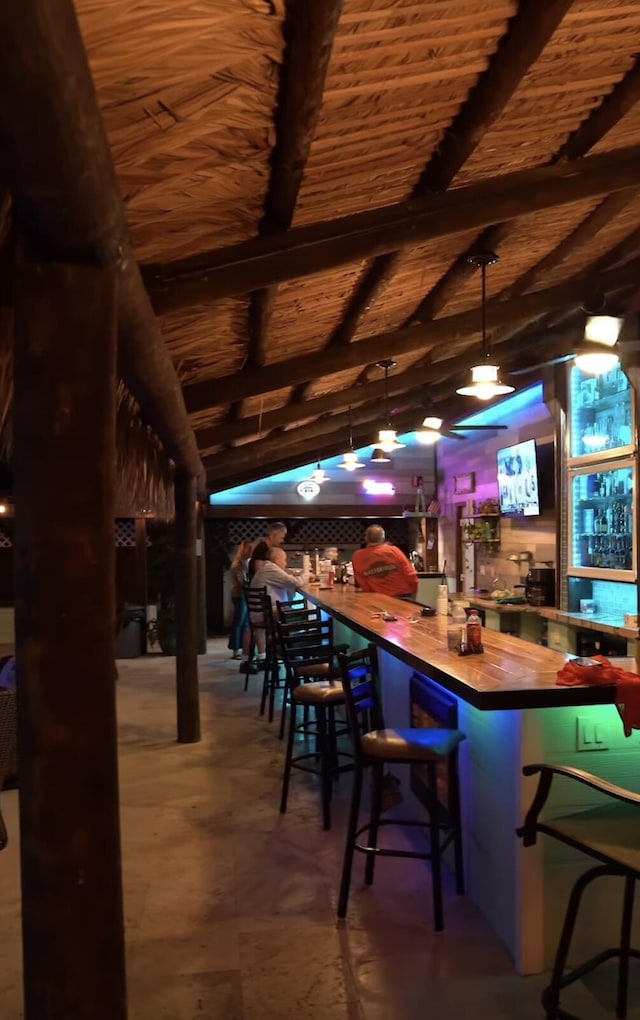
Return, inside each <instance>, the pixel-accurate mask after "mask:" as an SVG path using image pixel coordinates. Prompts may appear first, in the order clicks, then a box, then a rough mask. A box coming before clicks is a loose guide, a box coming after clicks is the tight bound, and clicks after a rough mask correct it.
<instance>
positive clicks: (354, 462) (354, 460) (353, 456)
mask: <svg viewBox="0 0 640 1020" xmlns="http://www.w3.org/2000/svg"><path fill="white" fill-rule="evenodd" d="M338 467H341V468H344V470H345V471H356V470H357V469H358V468H362V467H365V465H364V464H363V462H362V461H361V460H358V454H357V453H356V451H355V450H347V452H346V453H345V454H343V457H342V464H338Z"/></svg>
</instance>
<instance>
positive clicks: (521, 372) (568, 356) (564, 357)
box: [507, 354, 575, 375]
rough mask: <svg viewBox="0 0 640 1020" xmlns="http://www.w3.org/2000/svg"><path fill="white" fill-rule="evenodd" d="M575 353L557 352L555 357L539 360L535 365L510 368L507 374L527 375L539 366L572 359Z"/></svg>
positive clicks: (536, 370) (545, 366)
mask: <svg viewBox="0 0 640 1020" xmlns="http://www.w3.org/2000/svg"><path fill="white" fill-rule="evenodd" d="M573 358H575V354H559V355H558V357H557V358H549V360H548V361H539V362H538V363H537V365H527V367H526V368H512V369H508V370H507V374H508V375H529V374H530V373H531V372H538V371H539V370H540V369H541V368H547V367H548V366H549V365H560V364H562V362H563V361H572V360H573Z"/></svg>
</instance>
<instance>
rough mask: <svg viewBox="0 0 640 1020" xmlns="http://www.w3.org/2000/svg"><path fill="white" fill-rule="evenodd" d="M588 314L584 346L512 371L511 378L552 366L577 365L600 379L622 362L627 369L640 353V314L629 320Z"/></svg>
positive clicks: (600, 313)
mask: <svg viewBox="0 0 640 1020" xmlns="http://www.w3.org/2000/svg"><path fill="white" fill-rule="evenodd" d="M585 311H586V314H587V322H586V326H585V331H584V341H583V342H582V343H579V344H575V345H573V348H572V350H570V351H565V352H564V353H562V354H557V355H555V356H554V357H550V358H547V359H545V360H544V361H539V362H537V363H536V364H533V365H527V367H526V368H517V369H512V370H511V371H510V372H509V375H514V376H515V375H527V374H529V373H530V372H538V371H540V369H541V368H547V367H548V366H550V365H560V364H562V362H565V361H575V363H576V365H577V366H578V368H581V369H582V370H583V371H584V372H587V373H591V374H593V375H598V374H601V373H602V372H607V371H609V370H610V369H611V368H614V367H615V365H616V364H617V363H618V362H620V363H621V364H622V365H623V367H624V362H625V358H627V357H628V356H629V355H631V354H633V353H634V352H635V351H640V339H638V316H637V314H632V315H630V316H627V317H626V318H625V317H623V316H622V314H614V313H613V312H612V311H611V310H610V309H607V310H606V311H605V310H604V309H603V308H600V309H599V311H597V312H592V311H587V310H586V309H585Z"/></svg>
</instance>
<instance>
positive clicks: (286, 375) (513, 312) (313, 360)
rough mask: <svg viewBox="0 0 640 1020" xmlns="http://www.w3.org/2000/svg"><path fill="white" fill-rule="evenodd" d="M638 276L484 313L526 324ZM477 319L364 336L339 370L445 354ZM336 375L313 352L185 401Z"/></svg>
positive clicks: (196, 386)
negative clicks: (425, 352)
mask: <svg viewBox="0 0 640 1020" xmlns="http://www.w3.org/2000/svg"><path fill="white" fill-rule="evenodd" d="M637 274H638V263H637V262H630V263H629V264H627V265H625V266H622V267H621V268H619V269H615V270H611V271H610V272H608V273H601V274H590V273H587V274H580V275H579V276H577V277H574V278H572V279H571V280H565V281H564V282H563V283H561V284H557V285H555V286H553V287H549V288H546V289H544V290H539V291H536V292H535V293H533V294H525V295H523V296H519V297H517V298H513V299H511V300H510V301H497V300H496V299H495V298H494V299H492V300H491V301H489V302H488V304H487V314H488V315H489V318H490V321H491V323H492V325H493V326H494V327H495V328H498V327H500V326H503V325H509V324H510V323H512V322H518V321H521V322H525V321H527V320H529V319H531V318H534V317H536V316H539V315H543V314H544V313H545V312H549V311H552V310H554V309H557V310H563V309H565V308H568V307H570V306H571V305H572V304H573V305H574V306H578V305H580V303H581V302H582V301H583V300H584V298H585V295H586V294H589V293H590V292H592V291H593V288H594V287H598V288H599V289H600V290H601V291H602V292H603V293H605V294H606V293H607V292H611V291H613V290H619V289H620V288H621V287H623V286H625V285H626V286H631V285H632V284H634V283H635V282H636V280H637ZM477 320H478V312H477V309H475V308H472V309H470V310H468V311H466V312H459V313H457V314H455V315H449V316H446V317H443V318H440V319H435V320H434V321H433V322H428V323H422V324H419V325H417V326H409V327H403V328H402V329H399V330H394V331H391V332H388V333H380V334H377V335H375V336H372V337H368V338H366V339H363V340H360V341H358V343H355V344H350V345H349V347H346V348H345V349H344V350H343V351H341V353H340V364H339V366H337V367H339V369H340V371H345V370H348V369H351V368H358V367H360V366H364V365H368V364H373V363H375V362H377V361H379V360H380V359H381V358H384V357H389V356H392V355H393V356H396V357H397V356H400V355H403V354H412V353H414V352H419V351H420V350H421V349H424V347H425V346H426V345H429V348H430V349H431V348H433V347H435V346H437V345H438V344H439V343H442V344H446V345H447V350H453V349H454V345H455V343H456V342H457V341H458V342H459V341H463V340H466V339H468V338H469V337H472V336H474V335H475V334H476V333H477V329H478V321H477ZM335 371H336V365H335V364H334V363H333V361H332V359H331V358H330V357H328V356H327V352H326V351H324V350H322V351H314V352H313V353H311V354H303V355H299V356H298V357H295V358H289V359H287V360H283V361H279V362H276V363H275V364H271V365H266V366H264V368H262V369H260V370H259V371H255V370H254V371H250V372H248V371H247V372H238V373H235V374H233V375H228V376H223V377H221V378H219V379H211V380H207V381H203V382H196V383H192V384H191V385H189V386H187V387H185V398H186V401H187V406H188V408H189V410H190V412H191V413H195V412H198V411H203V410H206V409H208V408H211V407H215V406H217V405H221V404H227V403H228V402H229V400H240V399H244V398H245V397H251V396H259V395H260V394H261V393H268V392H269V391H270V390H273V389H281V388H285V387H286V386H295V385H298V384H299V383H304V382H308V381H310V380H312V379H317V378H321V377H322V376H324V375H327V374H330V373H333V372H335Z"/></svg>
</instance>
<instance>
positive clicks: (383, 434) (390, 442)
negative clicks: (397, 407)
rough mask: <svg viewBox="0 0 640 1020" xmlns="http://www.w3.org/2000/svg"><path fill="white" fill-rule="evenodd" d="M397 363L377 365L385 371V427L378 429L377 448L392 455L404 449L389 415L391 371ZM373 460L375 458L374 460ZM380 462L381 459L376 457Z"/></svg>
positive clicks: (387, 362)
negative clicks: (393, 452)
mask: <svg viewBox="0 0 640 1020" xmlns="http://www.w3.org/2000/svg"><path fill="white" fill-rule="evenodd" d="M395 364H396V362H395V361H391V360H386V361H377V362H376V365H377V367H378V368H382V369H383V370H384V420H385V423H384V426H383V427H382V428H381V429H378V440H377V442H376V444H375V445H376V447H377V449H379V450H382V451H383V452H384V453H392V451H393V450H401V449H402V448H403V447H404V445H405V444H404V443H399V442H398V434H397V432H396V430H395V429H394V428H392V427H391V416H390V414H389V369H390V368H393V367H394V366H395ZM372 459H373V458H372ZM376 460H377V461H379V460H380V458H379V457H376Z"/></svg>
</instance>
